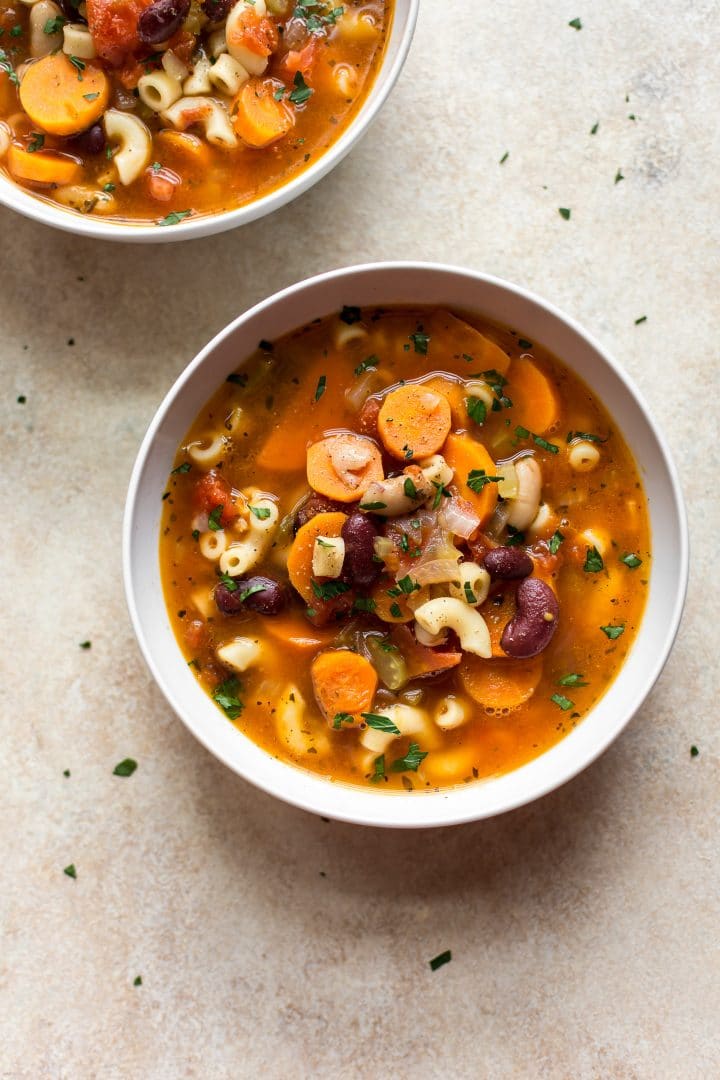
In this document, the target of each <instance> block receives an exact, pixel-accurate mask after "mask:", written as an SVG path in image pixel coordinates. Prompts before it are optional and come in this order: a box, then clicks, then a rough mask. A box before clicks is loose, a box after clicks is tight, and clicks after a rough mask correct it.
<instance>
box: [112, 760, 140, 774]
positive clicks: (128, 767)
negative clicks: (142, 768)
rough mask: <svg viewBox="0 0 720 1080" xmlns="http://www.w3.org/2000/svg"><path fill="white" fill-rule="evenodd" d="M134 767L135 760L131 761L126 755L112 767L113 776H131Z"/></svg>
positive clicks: (135, 764) (135, 767) (135, 766)
mask: <svg viewBox="0 0 720 1080" xmlns="http://www.w3.org/2000/svg"><path fill="white" fill-rule="evenodd" d="M136 769H137V761H133V759H132V758H129V757H126V758H123V760H122V761H119V762H118V763H117V765H116V766H115V768H114V769H113V776H132V774H133V773H134V772H135V770H136Z"/></svg>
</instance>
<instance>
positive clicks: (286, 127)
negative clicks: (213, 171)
mask: <svg viewBox="0 0 720 1080" xmlns="http://www.w3.org/2000/svg"><path fill="white" fill-rule="evenodd" d="M276 90H277V83H274V82H272V81H271V80H269V79H250V80H249V81H248V82H246V83H245V85H244V86H243V87H242V89H241V90H240V92H239V94H238V95H237V97H236V98H235V101H234V102H233V106H232V109H231V110H230V112H231V114H232V116H233V126H234V128H235V131H236V132H237V133H238V135H239V136H240V138H241V139H242V141H243V142H244V143H246V144H247V145H248V146H252V147H253V149H255V150H262V148H263V147H264V146H270V144H271V143H274V142H277V140H278V139H282V138H283V136H284V135H287V133H288V132H289V131H290V130H291V129H292V127H293V126H294V124H295V118H294V116H293V114H292V112H291V110H290V109H289V108H288V106H287V105H286V104H285V102H284V101H278V100H277V98H276V97H275V96H274V95H275V92H276Z"/></svg>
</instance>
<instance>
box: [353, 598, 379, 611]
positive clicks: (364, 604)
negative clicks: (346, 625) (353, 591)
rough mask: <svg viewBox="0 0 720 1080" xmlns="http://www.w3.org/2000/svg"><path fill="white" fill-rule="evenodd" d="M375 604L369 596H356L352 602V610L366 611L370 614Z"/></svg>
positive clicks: (375, 606)
mask: <svg viewBox="0 0 720 1080" xmlns="http://www.w3.org/2000/svg"><path fill="white" fill-rule="evenodd" d="M376 608H377V604H376V603H375V601H374V600H373V599H372V597H370V596H358V597H357V599H356V600H355V603H354V604H353V611H367V612H368V613H370V614H372V613H373V611H375V609H376Z"/></svg>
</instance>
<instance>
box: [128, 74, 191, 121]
mask: <svg viewBox="0 0 720 1080" xmlns="http://www.w3.org/2000/svg"><path fill="white" fill-rule="evenodd" d="M137 88H138V93H139V95H140V100H141V101H143V102H144V103H145V104H146V105H147V107H148V108H149V109H152V110H153V112H165V110H166V109H169V108H170V106H171V105H174V104H175V102H176V101H178V100H179V99H180V97H182V87H181V85H180V83H179V82H178V80H177V79H176V78H175V77H174V76H173V75H170V74H168V72H167V71H151V72H149V74H147V75H142V76H141V77H140V79H138V84H137Z"/></svg>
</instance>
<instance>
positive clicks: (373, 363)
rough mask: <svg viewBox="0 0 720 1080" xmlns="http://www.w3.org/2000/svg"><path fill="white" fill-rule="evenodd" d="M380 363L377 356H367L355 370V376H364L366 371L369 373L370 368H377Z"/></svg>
mask: <svg viewBox="0 0 720 1080" xmlns="http://www.w3.org/2000/svg"><path fill="white" fill-rule="evenodd" d="M379 363H380V360H379V359H378V357H377V356H366V357H365V359H364V360H362V361H361V362H360V363H359V364H358V366H357V367H356V368H355V374H356V375H362V374H363V372H364V371H368V370H369V369H370V368H376V367H377V366H378V364H379Z"/></svg>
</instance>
